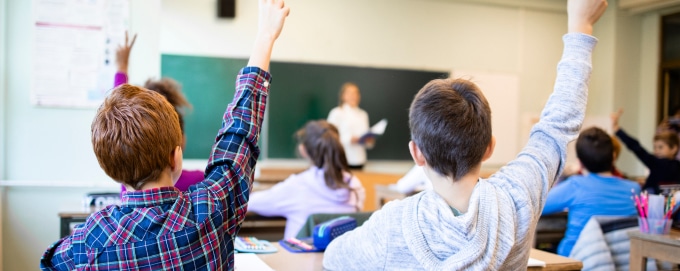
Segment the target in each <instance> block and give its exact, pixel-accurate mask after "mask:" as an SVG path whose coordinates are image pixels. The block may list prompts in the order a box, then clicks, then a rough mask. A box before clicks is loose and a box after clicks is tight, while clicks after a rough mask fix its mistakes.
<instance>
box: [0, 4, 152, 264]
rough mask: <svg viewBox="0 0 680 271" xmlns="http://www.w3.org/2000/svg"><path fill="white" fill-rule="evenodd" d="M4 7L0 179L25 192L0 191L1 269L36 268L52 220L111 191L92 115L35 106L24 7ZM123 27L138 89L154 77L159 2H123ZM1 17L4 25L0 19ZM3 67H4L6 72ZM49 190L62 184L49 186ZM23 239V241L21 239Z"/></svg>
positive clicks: (53, 230) (51, 233)
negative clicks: (0, 171) (126, 13)
mask: <svg viewBox="0 0 680 271" xmlns="http://www.w3.org/2000/svg"><path fill="white" fill-rule="evenodd" d="M0 1H3V2H4V3H6V8H7V10H6V12H5V13H2V16H1V18H2V20H7V23H6V24H5V23H2V27H3V28H5V27H6V31H7V32H6V35H7V37H8V38H6V39H2V40H1V42H2V45H3V47H4V48H6V50H7V54H6V56H7V58H6V60H5V61H3V63H5V64H6V67H8V70H7V77H6V83H7V92H6V93H7V96H6V99H5V100H4V101H3V102H2V105H1V106H0V107H1V108H2V110H6V111H5V112H6V123H5V124H6V130H5V131H4V132H3V133H2V134H1V136H2V138H3V139H5V140H6V142H7V145H6V146H5V147H6V149H5V150H4V151H3V152H2V155H3V156H4V157H6V158H7V159H5V158H4V157H3V158H2V160H1V161H0V163H2V164H3V165H4V166H5V169H6V171H5V175H4V176H3V178H2V179H4V180H11V181H17V182H25V183H27V184H28V186H25V187H15V186H13V187H5V188H4V190H5V191H4V197H3V199H2V204H1V205H0V206H1V208H2V210H1V211H0V212H1V213H2V230H3V231H2V247H4V248H7V247H10V248H11V249H4V250H3V251H2V256H3V259H6V260H4V261H3V263H2V270H37V269H38V260H39V258H40V256H41V255H42V252H43V251H44V250H45V249H46V248H47V247H48V246H49V245H50V244H51V243H53V242H54V241H56V240H57V238H58V237H59V235H58V232H59V228H58V226H59V222H58V217H57V214H58V212H59V211H60V210H61V209H64V208H65V207H67V206H74V205H75V206H79V204H80V202H81V198H82V196H83V195H84V194H85V193H87V192H92V191H97V190H106V191H117V190H118V189H119V188H118V186H117V185H115V184H114V183H113V182H111V181H110V179H109V178H108V177H107V176H106V175H105V174H104V172H103V171H102V170H101V169H100V167H99V165H98V163H97V160H96V158H95V156H94V153H93V151H92V147H91V143H90V124H91V122H92V118H93V117H94V113H95V110H94V109H62V108H44V107H35V106H33V105H31V104H30V101H29V91H30V86H31V83H30V80H31V69H32V67H31V63H32V60H33V56H32V54H31V52H32V50H31V49H32V48H33V45H32V44H33V40H32V37H33V36H32V34H30V33H32V31H33V28H32V27H31V20H32V17H31V14H32V13H31V8H32V1H26V0H0ZM130 2H131V13H130V24H131V25H130V27H131V29H132V31H133V32H136V33H139V35H140V37H139V39H138V40H137V44H135V51H134V52H133V54H132V58H133V61H132V62H131V63H130V74H131V81H132V83H137V84H141V83H143V82H144V80H146V78H148V77H152V76H156V77H157V76H158V75H159V74H160V53H159V50H158V47H159V44H158V41H159V40H160V39H159V33H160V31H159V30H158V28H159V27H158V26H159V24H160V6H161V0H131V1H130ZM5 18H6V19H5ZM10 67H11V69H10ZM52 184H62V185H64V184H65V185H68V186H67V187H51V186H50V185H52ZM24 238H25V239H24Z"/></svg>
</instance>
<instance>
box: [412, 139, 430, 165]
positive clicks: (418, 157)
mask: <svg viewBox="0 0 680 271" xmlns="http://www.w3.org/2000/svg"><path fill="white" fill-rule="evenodd" d="M408 150H409V151H410V152H411V157H413V161H414V162H416V165H418V166H421V167H422V166H424V165H425V163H426V161H425V155H423V153H422V152H420V149H419V148H418V146H416V143H415V142H413V140H411V141H409V142H408Z"/></svg>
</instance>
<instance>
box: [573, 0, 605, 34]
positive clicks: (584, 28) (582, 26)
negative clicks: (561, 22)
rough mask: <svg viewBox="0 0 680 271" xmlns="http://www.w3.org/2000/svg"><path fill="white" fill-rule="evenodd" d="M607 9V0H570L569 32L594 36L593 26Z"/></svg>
mask: <svg viewBox="0 0 680 271" xmlns="http://www.w3.org/2000/svg"><path fill="white" fill-rule="evenodd" d="M606 9H607V0H569V2H568V3H567V15H568V21H569V23H568V25H569V32H580V33H584V34H588V35H591V34H593V25H594V24H595V23H596V22H597V20H599V19H600V16H602V14H603V13H604V11H605V10H606Z"/></svg>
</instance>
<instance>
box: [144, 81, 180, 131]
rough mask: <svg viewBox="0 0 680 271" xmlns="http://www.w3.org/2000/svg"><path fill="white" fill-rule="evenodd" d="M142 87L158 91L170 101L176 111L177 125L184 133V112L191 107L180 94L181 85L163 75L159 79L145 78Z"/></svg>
mask: <svg viewBox="0 0 680 271" xmlns="http://www.w3.org/2000/svg"><path fill="white" fill-rule="evenodd" d="M144 87H145V88H147V89H149V90H153V91H155V92H158V93H160V94H161V95H163V96H164V97H165V99H167V100H168V102H170V104H171V105H172V107H174V108H175V111H177V116H178V117H179V126H180V128H181V129H182V133H184V114H186V113H187V112H186V111H187V110H189V109H191V104H190V103H189V101H187V98H185V97H184V94H182V86H180V84H179V83H177V81H175V80H173V79H171V78H167V77H163V78H161V79H160V80H153V79H149V80H146V83H144Z"/></svg>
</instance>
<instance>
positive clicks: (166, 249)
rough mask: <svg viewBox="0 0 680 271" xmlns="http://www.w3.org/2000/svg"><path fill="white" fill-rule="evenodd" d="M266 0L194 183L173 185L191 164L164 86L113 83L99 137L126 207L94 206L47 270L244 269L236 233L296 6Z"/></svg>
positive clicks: (54, 249) (52, 250)
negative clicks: (277, 51) (279, 47)
mask: <svg viewBox="0 0 680 271" xmlns="http://www.w3.org/2000/svg"><path fill="white" fill-rule="evenodd" d="M259 2H260V12H259V14H260V16H259V27H258V32H257V34H256V41H255V44H254V48H253V53H252V54H251V57H250V59H249V61H248V67H245V68H243V69H242V70H241V71H240V72H239V74H238V75H237V77H236V91H235V94H234V99H233V101H232V102H231V103H230V104H229V105H228V106H227V109H226V112H225V114H224V117H223V121H222V128H221V129H220V130H219V131H218V134H217V137H216V142H215V143H214V145H213V150H212V153H211V155H210V160H209V162H208V167H207V168H206V172H205V173H206V174H205V175H206V179H205V180H204V181H203V182H201V183H199V184H197V185H194V186H191V187H190V188H189V191H188V192H181V191H179V190H178V189H177V188H175V187H174V186H173V182H175V181H177V179H178V178H179V175H180V173H181V172H182V148H181V147H180V146H181V145H182V131H181V129H180V127H179V120H178V117H177V113H176V112H175V109H174V108H173V107H172V105H171V104H170V103H168V101H167V100H166V99H165V98H164V97H163V96H162V95H160V94H158V93H156V92H153V91H150V90H147V89H144V88H140V87H135V86H131V85H127V84H125V85H121V86H119V87H117V88H115V89H113V91H111V93H110V94H109V96H108V97H106V99H105V100H104V102H103V104H102V105H101V106H100V108H99V110H98V111H97V113H96V115H95V119H94V121H93V122H92V145H93V148H94V152H95V154H96V156H97V160H98V161H99V164H100V166H101V167H102V168H103V169H104V171H105V172H106V174H107V175H109V176H110V177H111V178H112V179H114V180H115V181H116V182H119V183H123V184H125V185H126V188H127V189H128V192H126V193H124V194H123V199H122V202H123V203H122V205H121V206H115V205H111V206H108V207H106V208H105V209H103V210H101V211H98V212H96V213H94V214H92V215H90V217H88V219H87V221H86V222H85V223H84V224H81V225H78V226H76V228H75V229H74V232H73V234H72V235H70V236H67V237H64V238H62V239H61V240H59V241H57V242H56V243H55V244H53V245H52V246H50V247H49V248H48V249H47V251H46V252H45V253H44V254H43V257H42V259H41V260H40V267H41V268H42V269H44V270H233V269H234V237H235V235H236V233H238V231H239V227H240V225H241V222H242V221H243V218H244V217H245V215H246V209H247V200H248V194H249V193H250V188H251V182H252V180H251V178H252V176H253V173H254V167H255V164H256V163H257V157H258V155H259V153H260V150H259V148H258V146H257V145H258V138H260V129H261V125H262V121H263V119H264V116H265V112H264V111H265V108H266V102H267V96H268V92H269V86H270V82H271V75H270V74H269V73H268V72H267V70H268V69H269V59H270V57H271V51H272V49H273V46H274V42H275V40H276V39H277V37H278V36H279V33H280V32H281V29H282V27H283V23H284V21H285V18H286V16H287V15H288V12H289V10H288V8H287V7H285V5H284V3H283V1H282V0H267V1H264V0H262V1H259Z"/></svg>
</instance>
